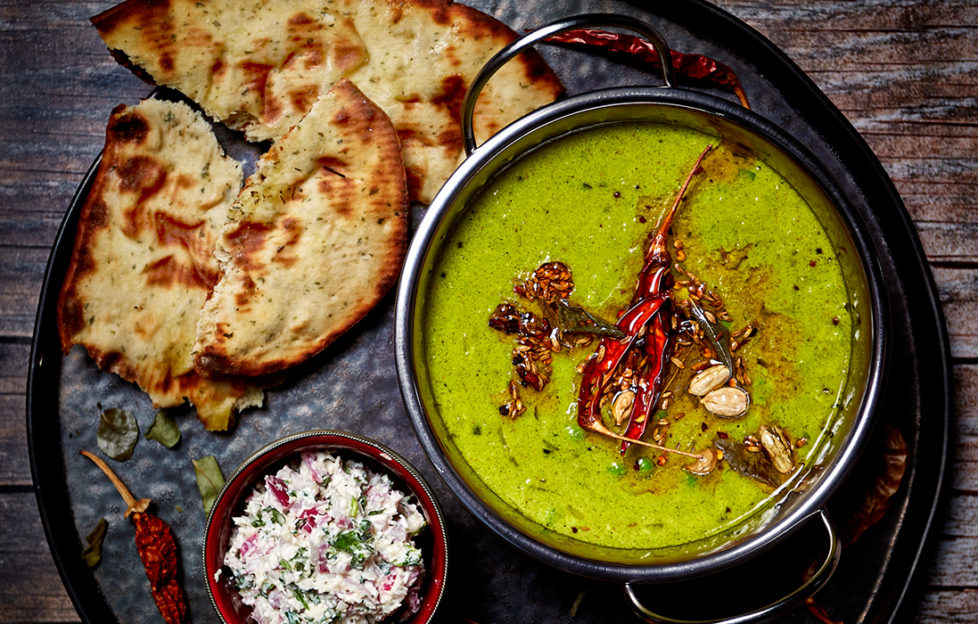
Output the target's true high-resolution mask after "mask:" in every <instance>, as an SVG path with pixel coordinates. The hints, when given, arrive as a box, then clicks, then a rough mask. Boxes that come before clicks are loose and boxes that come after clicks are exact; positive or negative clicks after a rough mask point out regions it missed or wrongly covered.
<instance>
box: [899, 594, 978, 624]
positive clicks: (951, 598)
mask: <svg viewBox="0 0 978 624" xmlns="http://www.w3.org/2000/svg"><path fill="white" fill-rule="evenodd" d="M913 606H914V605H910V607H911V608H909V609H904V613H905V614H906V615H907V619H906V620H905V621H907V622H918V623H919V624H973V622H974V621H975V614H976V613H978V589H973V588H965V589H960V590H934V591H929V592H926V593H925V594H924V595H923V596H922V598H921V601H920V603H919V604H918V605H916V607H917V608H916V609H913V608H912V607H913Z"/></svg>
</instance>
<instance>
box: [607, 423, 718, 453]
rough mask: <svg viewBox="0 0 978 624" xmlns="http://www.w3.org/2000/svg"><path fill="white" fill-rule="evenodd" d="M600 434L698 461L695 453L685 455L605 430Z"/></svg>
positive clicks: (665, 447)
mask: <svg viewBox="0 0 978 624" xmlns="http://www.w3.org/2000/svg"><path fill="white" fill-rule="evenodd" d="M601 433H603V434H605V435H606V436H608V437H609V438H615V439H616V440H621V441H622V442H631V443H632V444H638V445H639V446H647V447H649V448H654V449H656V450H658V451H663V452H665V453H674V454H676V455H685V456H686V457H692V458H693V459H699V455H696V454H695V453H687V452H686V451H680V450H677V449H671V448H669V447H668V446H661V445H659V444H653V443H651V442H646V441H645V440H639V439H638V438H629V437H628V436H623V435H619V434H617V433H615V432H614V431H611V430H605V431H602V432H601Z"/></svg>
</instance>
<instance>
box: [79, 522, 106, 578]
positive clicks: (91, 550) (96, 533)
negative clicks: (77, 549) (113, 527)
mask: <svg viewBox="0 0 978 624" xmlns="http://www.w3.org/2000/svg"><path fill="white" fill-rule="evenodd" d="M108 528H109V523H108V522H107V521H106V520H105V518H99V521H98V523H97V524H96V525H95V528H94V529H92V532H91V533H89V534H88V535H87V536H86V537H85V541H87V542H88V546H86V547H85V550H83V551H82V559H84V560H85V565H87V566H88V567H89V568H94V567H96V566H97V565H98V564H99V562H100V561H102V540H104V539H105V533H106V531H108Z"/></svg>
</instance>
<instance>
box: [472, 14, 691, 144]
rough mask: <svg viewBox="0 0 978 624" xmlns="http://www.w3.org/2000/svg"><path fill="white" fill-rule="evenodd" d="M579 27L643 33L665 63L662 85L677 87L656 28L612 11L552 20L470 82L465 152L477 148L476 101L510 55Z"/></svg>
mask: <svg viewBox="0 0 978 624" xmlns="http://www.w3.org/2000/svg"><path fill="white" fill-rule="evenodd" d="M578 28H621V29H623V30H630V31H632V32H635V33H638V34H639V35H642V36H643V37H645V38H646V39H648V40H649V41H651V42H652V45H653V46H655V52H656V54H657V55H658V56H659V64H660V65H661V66H662V82H663V83H664V85H663V86H666V87H673V86H675V83H676V80H675V77H674V76H673V71H672V59H671V56H670V53H669V44H667V43H666V40H665V39H664V38H663V37H662V35H661V34H660V33H659V31H658V30H656V29H655V28H652V27H651V26H649V25H648V24H646V23H645V22H643V21H641V20H638V19H635V18H633V17H628V16H627V15H614V14H611V13H586V14H584V15H575V16H572V17H565V18H563V19H559V20H557V21H555V22H551V23H549V24H547V25H546V26H541V27H540V28H538V29H536V30H533V31H531V32H529V33H527V34H525V35H523V36H522V37H520V38H519V39H517V40H515V41H513V42H512V43H510V44H509V45H507V46H506V47H505V48H503V49H501V50H500V51H499V52H496V54H495V55H493V57H492V58H490V59H489V60H488V61H486V64H485V65H483V66H482V69H480V70H479V73H478V74H476V76H475V79H474V80H472V84H470V85H469V88H468V90H467V91H466V92H465V98H464V99H463V100H462V111H461V124H462V138H463V140H464V141H465V153H466V155H468V154H471V153H472V152H474V151H475V149H476V147H478V145H477V144H476V142H475V130H474V129H473V127H472V117H473V115H474V113H475V102H476V100H478V99H479V94H480V93H482V89H483V87H485V85H486V83H487V82H489V79H490V78H492V76H493V74H495V73H496V72H497V71H498V70H499V68H500V67H502V66H503V65H505V64H506V62H507V61H509V60H510V59H511V58H513V57H514V56H516V55H517V54H519V53H520V52H522V51H523V50H524V49H526V48H528V47H530V46H531V45H533V44H534V43H536V42H538V41H540V40H541V39H546V38H547V37H550V36H553V35H556V34H559V33H562V32H567V31H568V30H577V29H578Z"/></svg>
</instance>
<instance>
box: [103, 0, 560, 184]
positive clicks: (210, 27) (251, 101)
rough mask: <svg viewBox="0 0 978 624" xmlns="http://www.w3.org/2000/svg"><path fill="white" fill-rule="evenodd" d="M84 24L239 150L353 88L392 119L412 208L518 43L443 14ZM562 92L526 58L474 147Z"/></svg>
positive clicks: (309, 14)
mask: <svg viewBox="0 0 978 624" xmlns="http://www.w3.org/2000/svg"><path fill="white" fill-rule="evenodd" d="M92 22H93V23H94V24H95V26H96V27H97V28H98V31H99V34H100V35H101V36H102V38H103V39H104V40H105V42H106V44H107V45H108V47H109V48H110V49H112V50H115V51H118V52H121V53H123V54H124V55H125V56H126V57H128V61H129V62H131V63H135V64H136V65H138V66H139V67H141V68H143V69H144V70H145V71H146V72H148V73H149V75H150V76H152V79H153V80H154V81H155V82H157V83H158V84H164V85H167V86H170V87H174V88H176V89H179V90H180V91H182V92H183V93H185V94H186V95H188V96H189V97H191V98H192V99H194V100H195V101H196V102H198V103H200V105H201V106H202V107H203V108H204V109H205V110H206V111H207V112H208V113H209V114H211V115H213V116H214V117H216V118H218V119H220V120H223V121H224V122H225V123H227V124H228V125H230V126H231V127H234V128H240V129H243V130H244V131H245V133H246V136H247V138H248V139H249V140H262V139H272V140H277V139H278V138H280V137H281V136H282V135H284V134H285V132H286V131H287V130H288V129H289V127H291V125H293V124H294V123H296V122H297V121H298V120H299V119H300V118H301V117H302V115H303V114H305V112H307V111H308V110H309V107H311V106H312V103H313V102H315V101H316V97H317V96H318V94H319V93H322V92H325V91H326V89H328V88H329V86H330V85H332V84H333V83H335V82H336V81H337V80H338V79H339V78H340V77H343V76H346V77H349V78H350V79H351V80H352V81H353V82H354V83H355V84H356V85H357V86H358V87H359V88H360V90H361V91H363V93H364V94H365V95H366V96H367V97H368V98H369V99H371V100H372V101H374V102H375V103H376V104H377V105H378V106H380V107H381V108H382V109H383V110H384V111H385V112H386V113H387V115H388V116H389V117H390V118H391V121H392V122H393V124H394V127H395V129H396V130H397V132H398V135H399V137H400V140H401V145H402V149H403V152H404V162H405V164H406V166H407V171H408V180H409V184H410V193H411V198H412V199H413V200H416V201H421V202H425V203H427V202H430V201H431V199H432V198H433V197H434V195H435V193H436V192H437V191H438V189H439V188H440V187H441V185H442V184H443V183H444V182H445V180H446V179H447V178H448V176H449V175H450V174H451V172H452V171H453V170H454V169H455V167H456V166H457V165H458V163H459V162H460V161H461V160H462V159H463V145H462V134H461V130H460V127H459V109H460V106H461V101H462V97H463V96H464V95H465V92H466V89H467V88H468V86H469V84H470V83H471V81H472V79H473V78H474V77H475V75H476V73H477V72H478V70H479V69H480V68H481V67H482V66H483V65H484V64H485V62H486V61H487V60H488V59H489V58H490V57H491V56H492V55H493V54H494V53H495V52H497V51H498V50H499V49H501V48H502V47H503V46H505V45H506V44H507V43H509V42H511V41H512V40H513V39H515V38H516V34H515V33H514V32H513V31H512V30H510V29H509V28H508V27H507V26H505V25H504V24H502V23H501V22H499V21H498V20H496V19H495V18H493V17H491V16H489V15H486V14H484V13H482V12H480V11H477V10H475V9H473V8H471V7H468V6H464V5H461V4H455V3H453V2H451V0H319V1H314V0H301V1H297V0H248V1H243V2H239V1H237V0H208V1H204V2H198V1H195V0H148V1H147V0H127V1H126V2H124V3H122V4H120V5H118V6H117V7H115V8H113V9H110V10H109V11H106V12H105V13H102V14H100V15H97V16H95V17H94V18H92ZM561 92H562V87H561V85H560V82H559V81H558V80H557V78H556V77H555V76H554V74H553V72H551V70H550V69H549V68H548V67H547V66H546V64H544V62H543V61H542V60H541V59H540V57H539V56H538V55H536V54H535V53H528V54H524V55H522V56H520V57H519V58H517V59H514V60H513V61H510V62H509V63H508V64H507V65H506V66H505V67H503V68H502V69H501V70H500V71H499V73H498V74H497V75H496V77H494V78H493V80H492V81H491V82H490V83H489V84H488V85H487V87H486V89H485V91H484V92H483V94H482V96H481V97H480V99H479V104H478V106H477V109H476V120H475V126H476V135H477V137H478V139H479V140H480V141H483V140H485V139H486V138H488V137H489V136H491V135H492V134H494V133H495V132H497V131H498V130H499V129H500V128H502V127H503V126H505V125H507V124H509V123H510V122H512V121H514V120H515V119H517V118H519V117H521V116H523V115H524V114H526V113H528V112H530V111H532V110H535V109H537V108H539V107H541V106H543V105H545V104H547V103H549V102H551V101H553V100H554V99H555V98H556V97H557V96H558V95H559V94H560V93H561Z"/></svg>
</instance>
